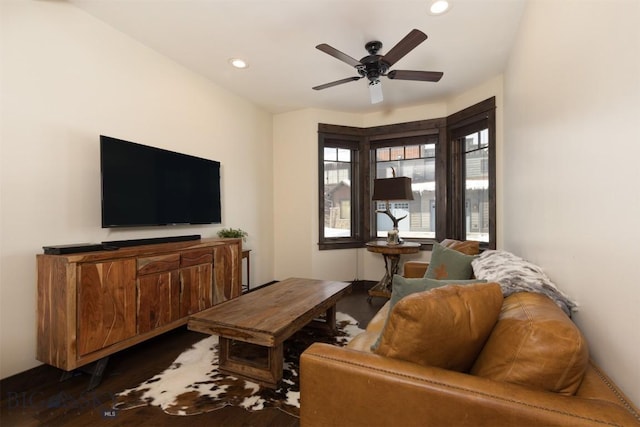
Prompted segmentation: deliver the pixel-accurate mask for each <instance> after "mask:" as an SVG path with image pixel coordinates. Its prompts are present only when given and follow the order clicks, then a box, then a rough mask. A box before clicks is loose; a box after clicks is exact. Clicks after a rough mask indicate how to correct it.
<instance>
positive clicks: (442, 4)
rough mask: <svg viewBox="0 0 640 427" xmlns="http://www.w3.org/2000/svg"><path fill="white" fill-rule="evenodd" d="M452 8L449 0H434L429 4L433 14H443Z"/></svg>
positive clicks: (430, 11)
mask: <svg viewBox="0 0 640 427" xmlns="http://www.w3.org/2000/svg"><path fill="white" fill-rule="evenodd" d="M450 8H451V5H450V4H449V2H448V1H447V0H434V1H432V2H431V6H429V13H431V14H432V15H442V14H443V13H445V12H446V11H448V10H449V9H450Z"/></svg>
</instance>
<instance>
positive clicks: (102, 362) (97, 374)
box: [60, 356, 109, 391]
mask: <svg viewBox="0 0 640 427" xmlns="http://www.w3.org/2000/svg"><path fill="white" fill-rule="evenodd" d="M107 363H109V356H107V357H103V358H102V359H99V360H98V361H96V362H94V363H92V364H90V365H87V366H82V367H80V368H78V369H74V370H73V371H64V372H63V373H62V375H61V376H60V382H62V381H66V380H68V379H69V378H71V377H73V376H75V374H76V373H77V372H82V373H85V374H89V375H91V378H89V385H88V386H87V391H91V390H93V389H94V388H96V387H98V386H99V385H100V383H101V382H102V376H103V375H104V370H105V368H106V367H107Z"/></svg>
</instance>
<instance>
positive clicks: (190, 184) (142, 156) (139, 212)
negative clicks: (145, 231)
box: [100, 135, 221, 228]
mask: <svg viewBox="0 0 640 427" xmlns="http://www.w3.org/2000/svg"><path fill="white" fill-rule="evenodd" d="M100 170H101V174H102V227H103V228H109V227H137V226H151V225H171V224H214V223H220V222H221V205H220V162H216V161H214V160H207V159H203V158H200V157H194V156H189V155H186V154H180V153H176V152H173V151H168V150H163V149H160V148H155V147H149V146H146V145H142V144H136V143H133V142H128V141H123V140H121V139H116V138H111V137H108V136H104V135H101V136H100Z"/></svg>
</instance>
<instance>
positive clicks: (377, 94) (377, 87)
mask: <svg viewBox="0 0 640 427" xmlns="http://www.w3.org/2000/svg"><path fill="white" fill-rule="evenodd" d="M369 95H370V96H371V103H372V104H379V103H381V102H382V100H383V97H382V83H380V80H378V79H375V80H371V81H370V82H369Z"/></svg>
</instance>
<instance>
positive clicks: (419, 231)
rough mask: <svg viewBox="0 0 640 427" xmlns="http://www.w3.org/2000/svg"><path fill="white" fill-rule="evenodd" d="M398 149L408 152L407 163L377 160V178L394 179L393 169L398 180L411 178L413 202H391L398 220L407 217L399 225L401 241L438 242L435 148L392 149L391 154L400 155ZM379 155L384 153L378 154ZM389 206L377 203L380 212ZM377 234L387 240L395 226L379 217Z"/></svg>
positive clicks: (393, 159)
mask: <svg viewBox="0 0 640 427" xmlns="http://www.w3.org/2000/svg"><path fill="white" fill-rule="evenodd" d="M398 148H401V149H402V151H401V152H402V153H403V156H402V157H404V153H405V152H406V157H407V158H411V159H407V160H403V159H398V158H394V157H392V159H390V161H380V156H377V158H378V161H377V162H376V178H389V177H391V176H392V173H391V167H393V168H394V169H395V170H396V176H407V177H409V178H411V188H412V190H413V200H395V201H394V200H391V201H390V203H389V204H390V206H389V208H390V210H391V214H392V215H393V216H394V217H396V218H401V217H403V216H405V215H406V216H407V217H406V218H404V219H403V220H401V221H399V222H398V230H399V231H400V237H401V238H423V239H424V238H435V237H436V175H435V167H436V162H435V144H421V145H411V146H407V147H406V151H405V150H404V148H405V147H392V148H391V152H395V153H397V152H399V150H398ZM377 151H378V152H380V151H381V149H378V150H377ZM384 209H385V202H380V201H379V202H377V206H376V210H384ZM376 222H377V232H376V235H377V237H379V238H386V236H387V231H388V230H391V229H392V228H393V222H392V221H391V218H389V217H388V216H387V215H385V214H381V213H377V214H376Z"/></svg>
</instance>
